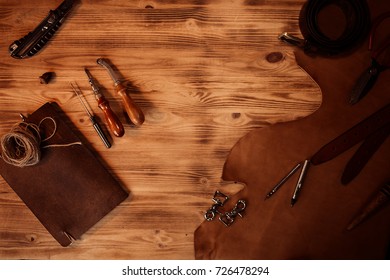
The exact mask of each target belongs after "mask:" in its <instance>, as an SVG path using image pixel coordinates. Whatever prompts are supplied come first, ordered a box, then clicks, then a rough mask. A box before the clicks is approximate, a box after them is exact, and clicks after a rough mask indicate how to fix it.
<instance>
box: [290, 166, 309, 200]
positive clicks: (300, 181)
mask: <svg viewBox="0 0 390 280" xmlns="http://www.w3.org/2000/svg"><path fill="white" fill-rule="evenodd" d="M309 164H310V160H308V159H307V160H305V161H304V162H303V167H302V170H301V174H299V178H298V181H297V184H296V186H295V190H294V193H293V196H292V198H291V206H294V204H295V203H296V202H297V199H298V195H299V193H300V191H301V189H302V186H303V181H304V179H305V175H306V172H307V170H308V168H309Z"/></svg>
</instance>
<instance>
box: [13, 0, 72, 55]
mask: <svg viewBox="0 0 390 280" xmlns="http://www.w3.org/2000/svg"><path fill="white" fill-rule="evenodd" d="M73 2H74V1H72V0H65V1H63V2H62V3H61V5H59V6H58V8H57V9H55V10H50V12H49V15H48V16H47V17H46V18H45V19H44V20H43V21H42V22H41V23H40V24H39V25H38V26H37V27H36V28H35V29H34V30H33V31H32V32H29V33H28V34H27V35H26V36H24V37H23V38H21V39H19V40H16V41H14V42H13V43H12V44H11V45H10V46H9V52H10V54H11V56H12V57H13V58H19V59H21V58H27V57H31V56H33V55H35V54H36V53H38V52H39V51H40V50H41V49H42V48H43V47H44V46H45V44H46V43H47V42H48V41H49V40H50V38H51V37H53V35H54V33H55V32H56V31H57V30H58V29H59V28H60V26H61V24H62V23H63V21H64V20H65V18H66V15H67V14H68V13H69V11H70V10H71V8H72V7H73Z"/></svg>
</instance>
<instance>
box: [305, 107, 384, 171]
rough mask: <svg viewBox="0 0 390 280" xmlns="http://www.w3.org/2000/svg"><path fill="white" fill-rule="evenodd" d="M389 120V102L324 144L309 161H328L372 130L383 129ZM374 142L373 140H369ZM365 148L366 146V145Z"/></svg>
mask: <svg viewBox="0 0 390 280" xmlns="http://www.w3.org/2000/svg"><path fill="white" fill-rule="evenodd" d="M389 122H390V104H388V105H386V106H385V107H383V108H382V109H380V110H379V111H377V112H376V113H374V114H372V115H371V116H369V117H368V118H366V119H365V120H363V121H361V122H360V123H358V124H357V125H355V126H354V127H352V128H351V129H349V130H347V131H346V132H344V133H343V134H341V135H340V136H338V137H337V138H335V139H334V140H332V141H331V142H329V143H328V144H326V145H325V146H323V147H322V148H321V149H320V150H319V151H318V152H317V153H315V154H314V156H313V157H312V158H311V163H312V164H314V165H318V164H321V163H324V162H326V161H329V160H331V159H333V158H335V157H336V156H338V155H339V154H341V153H343V152H345V151H346V150H348V149H349V148H351V147H353V146H355V145H356V144H357V143H359V142H361V141H362V140H364V139H366V138H367V137H369V136H370V135H371V134H373V133H374V132H376V131H378V130H380V129H385V128H386V127H385V126H388V124H389ZM369 143H372V144H374V142H369ZM366 148H367V147H366Z"/></svg>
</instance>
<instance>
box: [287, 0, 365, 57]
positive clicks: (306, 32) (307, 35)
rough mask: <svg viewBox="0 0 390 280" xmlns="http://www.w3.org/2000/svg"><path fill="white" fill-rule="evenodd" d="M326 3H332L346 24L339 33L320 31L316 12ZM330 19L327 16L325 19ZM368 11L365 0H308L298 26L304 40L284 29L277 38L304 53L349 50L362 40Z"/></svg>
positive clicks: (329, 53)
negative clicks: (335, 35) (335, 36)
mask: <svg viewBox="0 0 390 280" xmlns="http://www.w3.org/2000/svg"><path fill="white" fill-rule="evenodd" d="M329 5H335V6H337V7H339V8H340V10H341V11H342V12H343V13H344V16H345V19H346V26H345V29H344V31H343V32H342V34H341V36H339V37H338V38H336V39H332V38H329V37H328V36H327V35H326V34H324V33H323V32H322V31H321V28H320V26H319V23H318V15H319V14H320V12H321V11H323V9H324V8H325V7H327V6H329ZM332 20H334V19H333V18H329V21H332ZM370 22H371V21H370V11H369V8H368V5H367V2H366V1H365V0H309V1H307V3H306V4H305V5H304V6H303V8H302V10H301V14H300V19H299V23H300V24H299V27H300V30H301V33H302V35H303V36H304V39H300V38H297V37H295V36H292V35H290V34H288V33H287V32H285V33H283V34H282V35H280V36H279V39H281V40H283V41H285V42H288V43H290V44H293V45H296V46H298V47H301V48H303V49H304V50H305V51H306V52H312V53H318V54H324V55H335V54H340V53H343V52H346V51H349V50H351V49H352V48H354V47H355V46H357V45H358V43H359V42H360V41H361V40H362V39H364V37H365V35H366V34H367V32H368V30H369V27H370Z"/></svg>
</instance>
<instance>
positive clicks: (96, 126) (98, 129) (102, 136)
mask: <svg viewBox="0 0 390 280" xmlns="http://www.w3.org/2000/svg"><path fill="white" fill-rule="evenodd" d="M70 85H71V87H72V88H73V91H74V93H75V94H76V95H77V97H78V98H79V100H80V102H81V104H82V105H83V107H84V109H85V111H86V112H87V115H88V117H89V119H90V121H91V123H92V125H93V128H94V129H95V130H96V132H97V134H98V135H99V137H100V139H102V141H103V143H104V145H105V146H106V147H107V148H110V147H111V143H110V141H109V140H108V138H107V136H106V135H105V134H104V132H103V130H102V128H101V127H100V125H99V123H98V122H97V121H96V119H95V116H94V115H92V114H91V112H90V111H89V109H88V107H87V105H86V103H85V102H84V101H83V99H82V93H81V90H80V88H79V86H78V85H77V84H76V83H75V85H73V84H72V83H70Z"/></svg>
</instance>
